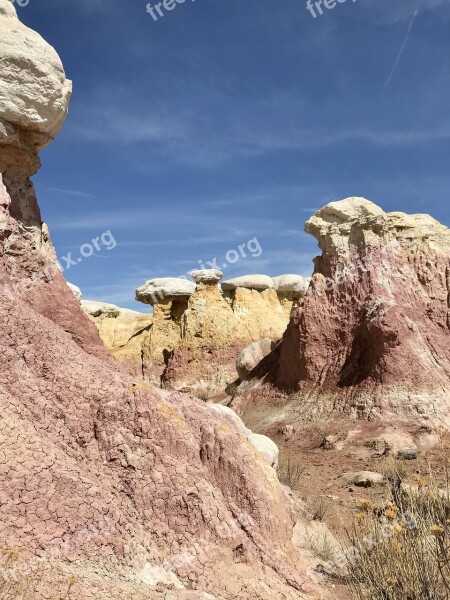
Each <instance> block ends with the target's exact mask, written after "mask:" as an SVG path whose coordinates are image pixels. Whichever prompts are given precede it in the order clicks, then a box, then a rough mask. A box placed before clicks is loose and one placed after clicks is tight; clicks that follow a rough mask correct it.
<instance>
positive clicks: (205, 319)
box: [136, 269, 309, 397]
mask: <svg viewBox="0 0 450 600" xmlns="http://www.w3.org/2000/svg"><path fill="white" fill-rule="evenodd" d="M191 277H192V279H194V281H195V282H196V284H193V283H192V282H189V281H185V280H182V279H175V280H173V279H170V280H167V279H165V280H151V281H150V282H147V283H146V284H144V285H143V286H142V287H141V288H139V289H138V290H137V293H136V298H137V299H138V300H140V301H142V302H146V303H151V304H152V305H153V307H154V313H153V326H152V329H151V332H150V335H149V336H148V337H147V338H146V339H145V340H144V345H143V359H144V364H143V372H144V375H145V377H146V378H147V379H148V380H150V381H153V382H154V383H159V382H160V381H161V382H162V384H163V386H164V387H166V388H169V389H176V390H182V391H193V392H194V393H197V394H198V395H200V396H202V397H203V396H205V397H211V396H214V395H215V394H218V393H220V392H223V391H224V390H225V388H226V386H227V385H228V384H230V383H232V382H233V381H235V380H236V370H235V369H236V359H237V357H238V356H239V354H240V352H241V351H242V350H243V348H245V347H246V346H247V345H248V344H249V343H251V342H258V341H260V340H262V339H264V338H269V339H270V340H273V341H278V340H279V339H280V338H281V336H282V335H283V332H284V331H285V329H286V326H287V323H288V321H289V316H290V313H291V310H292V308H293V307H294V306H296V305H297V303H298V301H299V299H300V298H301V297H302V296H303V295H304V293H305V290H306V289H307V286H308V284H309V280H307V279H305V278H303V277H300V276H288V277H290V280H289V281H285V285H284V288H283V289H282V290H281V289H280V290H279V291H277V290H276V289H275V282H274V281H273V280H272V279H271V278H270V277H267V276H265V275H248V276H245V277H238V278H236V279H234V280H230V281H228V282H223V283H222V286H221V287H218V285H217V284H218V282H219V281H220V279H221V277H222V273H221V272H220V271H217V270H215V269H212V270H203V271H193V272H192V273H191ZM161 282H164V287H163V286H162V283H161ZM276 283H278V278H277V280H276ZM189 286H191V287H189ZM189 292H190V294H189Z"/></svg>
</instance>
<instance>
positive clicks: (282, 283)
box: [272, 275, 311, 296]
mask: <svg viewBox="0 0 450 600" xmlns="http://www.w3.org/2000/svg"><path fill="white" fill-rule="evenodd" d="M272 281H273V289H274V290H275V291H277V292H283V293H295V294H298V295H299V296H301V295H304V294H306V292H307V291H308V288H309V284H310V283H311V278H310V277H302V276H301V275H280V276H279V277H273V278H272Z"/></svg>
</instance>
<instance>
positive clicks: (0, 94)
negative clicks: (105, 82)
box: [0, 0, 72, 145]
mask: <svg viewBox="0 0 450 600" xmlns="http://www.w3.org/2000/svg"><path fill="white" fill-rule="evenodd" d="M0 72H1V77H0V118H2V119H4V120H5V121H8V122H9V123H11V124H13V125H15V126H16V127H18V128H21V129H24V130H26V131H29V132H34V133H41V134H46V135H47V136H49V138H50V139H48V140H47V142H48V141H50V140H51V139H52V138H54V137H55V135H56V134H57V133H58V131H59V130H60V129H61V127H62V124H63V123H64V120H65V118H66V115H67V110H68V104H69V99H70V96H71V93H72V82H71V81H69V80H67V79H66V76H65V73H64V68H63V65H62V63H61V60H60V58H59V56H58V54H57V52H56V50H54V48H52V46H50V44H48V43H47V42H46V41H45V40H44V39H43V38H42V37H41V36H40V35H39V34H38V33H36V32H35V31H33V30H32V29H29V28H28V27H26V26H25V25H23V24H22V23H21V22H20V21H19V19H18V18H17V13H16V10H15V8H14V6H13V4H12V3H11V1H10V0H0ZM44 137H45V136H44ZM43 139H44V138H43ZM43 145H45V142H43Z"/></svg>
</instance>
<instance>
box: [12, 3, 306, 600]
mask: <svg viewBox="0 0 450 600" xmlns="http://www.w3.org/2000/svg"><path fill="white" fill-rule="evenodd" d="M11 32H13V33H14V35H13V36H12V35H11ZM4 39H7V40H13V41H14V40H15V43H13V42H11V43H9V45H8V51H7V52H5V51H4V48H3V46H1V45H0V61H1V67H2V74H3V72H4V69H6V71H5V72H8V73H14V77H15V79H14V81H16V82H17V85H18V86H21V87H20V92H19V90H17V92H16V93H17V96H18V100H19V96H20V101H21V102H23V106H22V107H21V109H20V110H19V112H18V114H19V118H16V116H15V115H16V113H15V112H14V110H11V111H8V110H5V108H4V107H5V105H6V104H7V101H8V98H9V99H11V98H12V100H11V101H14V93H15V91H14V86H13V87H12V88H11V87H10V86H2V87H0V96H1V98H0V118H2V119H3V121H2V129H1V136H2V137H1V139H0V174H1V178H0V179H1V181H0V408H1V411H0V446H1V450H2V452H1V459H0V546H1V548H2V551H1V553H0V562H1V563H2V564H1V566H2V568H3V569H4V570H3V572H2V585H7V586H8V587H7V588H3V592H4V590H5V589H7V593H10V594H11V597H13V596H14V594H15V590H16V591H17V589H19V588H20V587H21V586H23V585H25V584H26V588H27V589H28V591H29V592H30V593H31V594H32V597H33V600H40V599H44V598H49V597H51V596H57V597H64V596H67V595H69V594H70V596H74V597H75V596H76V597H77V598H80V600H81V599H83V600H84V599H91V598H95V599H96V600H97V599H104V600H110V599H116V598H117V600H119V599H120V600H123V599H125V598H133V599H134V600H136V599H137V600H140V599H143V600H144V599H150V598H151V599H156V598H161V599H164V600H168V599H169V598H186V599H187V600H188V599H190V600H196V599H198V600H200V599H204V600H207V599H209V600H212V599H214V598H215V597H217V598H225V599H230V600H231V599H234V598H242V599H247V598H248V599H249V600H250V599H252V600H253V599H255V598H257V599H258V598H259V599H269V598H279V599H280V600H281V599H282V598H283V599H285V598H306V597H311V598H312V597H315V596H317V590H312V589H310V590H309V591H310V592H311V596H309V595H308V594H307V591H306V588H307V585H305V580H306V575H305V568H304V565H303V563H302V561H301V559H300V557H299V556H298V555H297V553H296V551H295V549H294V547H293V545H292V544H291V536H292V521H291V514H290V509H289V503H288V501H287V498H286V495H285V492H284V491H283V489H282V488H281V487H280V485H279V483H278V480H277V477H276V473H275V471H274V470H273V469H272V468H271V467H269V466H267V464H266V463H265V462H264V460H263V459H262V458H261V457H260V455H259V454H258V453H257V452H256V450H255V448H254V447H253V446H252V445H251V444H250V443H249V442H248V440H246V439H245V437H243V436H242V434H241V433H240V432H239V430H238V429H237V428H236V427H235V426H233V424H231V423H227V422H226V421H225V420H224V419H223V418H222V417H221V416H220V415H219V414H218V413H217V412H215V411H213V410H212V409H211V408H208V407H207V406H205V405H204V404H203V403H201V402H196V401H194V400H192V399H191V398H189V397H186V396H183V395H182V394H177V393H170V394H169V393H167V392H162V391H156V390H155V389H154V388H152V387H151V386H150V385H148V384H139V385H137V384H136V383H135V380H133V378H132V377H130V376H127V375H124V374H123V373H121V372H120V371H119V370H118V369H117V366H116V365H115V363H114V362H113V360H112V359H111V358H110V357H109V355H108V354H107V353H106V351H105V350H104V348H103V345H102V343H101V341H100V338H99V336H98V333H97V330H96V328H95V326H94V325H93V323H91V322H90V321H89V319H88V318H87V317H86V315H85V314H84V313H83V312H82V310H81V307H80V304H79V301H78V300H77V299H76V298H75V296H74V295H73V293H72V292H71V290H70V289H69V287H68V286H67V285H66V283H65V281H64V279H63V277H62V276H61V274H60V273H59V271H58V270H57V268H56V262H55V254H54V250H53V247H52V244H51V241H50V238H49V235H48V231H47V227H46V226H45V225H44V224H43V223H42V222H41V218H40V214H39V208H38V205H37V202H36V197H35V194H34V190H33V186H32V184H31V182H30V180H29V176H30V175H32V174H33V173H34V172H35V170H36V168H37V166H38V158H37V154H36V153H37V150H38V149H39V147H41V142H40V141H36V139H38V140H39V139H41V138H40V136H41V135H44V137H45V138H46V140H47V141H48V139H49V138H48V136H50V137H52V136H53V135H54V134H55V124H56V123H58V124H59V125H60V124H61V120H62V119H61V115H64V114H65V111H66V109H67V100H68V98H67V87H68V85H69V84H68V82H66V80H65V78H64V77H61V73H63V70H62V65H60V62H58V61H59V59H58V61H56V59H55V54H56V53H55V52H54V50H53V49H52V48H50V47H49V46H48V45H47V44H46V43H45V42H44V41H43V40H42V38H40V37H39V36H37V34H33V32H30V30H28V29H26V28H25V27H23V26H22V25H20V23H19V21H18V19H17V16H16V13H15V10H14V8H13V6H12V4H11V3H10V2H9V1H8V0H0V44H1V41H3V40H4ZM30 40H31V41H33V40H38V41H36V44H38V43H39V44H40V48H39V56H40V60H41V62H42V61H43V63H44V64H43V65H40V63H39V62H38V61H36V62H35V61H34V59H33V56H34V55H33V52H31V48H33V46H32V44H31V41H30ZM33 43H34V42H33ZM28 51H30V52H31V54H30V55H27V52H28ZM47 59H48V61H49V62H48V63H46V60H47ZM55 61H56V63H55ZM54 64H56V67H55V69H56V72H57V74H58V76H56V74H55V73H54V74H55V77H54V78H52V72H53V71H54V70H55V69H53V66H52V65H54ZM17 65H20V68H19V69H18V70H17V69H16V67H17ZM44 67H46V68H47V67H48V69H49V72H48V73H47V72H46V71H45V68H44ZM50 67H51V68H50ZM49 78H50V79H51V82H52V87H51V90H50V91H49V90H48V85H49V81H50V79H49ZM27 90H33V93H32V94H31V93H30V94H28V95H27ZM58 90H59V91H58ZM50 92H51V94H53V95H51V94H50ZM5 94H7V97H6V96H5ZM39 94H40V96H39ZM52 98H53V100H52V102H51V103H50V102H49V100H51V99H52ZM5 103H6V104H5ZM42 106H45V107H49V106H50V107H53V108H51V111H50V114H49V115H47V116H46V117H45V118H44V116H45V115H43V116H42V119H39V118H38V116H39V114H40V110H41V107H42ZM61 111H62V112H61ZM27 114H30V115H33V118H29V119H28V118H25V117H24V118H23V119H22V118H21V117H20V115H27ZM52 114H53V116H54V117H55V118H54V120H53V119H52ZM9 118H10V119H11V121H8V120H7V119H9ZM36 119H37V121H36ZM56 129H57V127H56ZM5 132H6V133H5ZM35 136H37V138H36V137H35ZM3 549H6V551H7V557H6V559H5V555H4V552H3ZM10 551H11V552H10ZM39 557H40V558H41V560H38V558H39ZM50 559H52V560H51V562H50ZM5 560H7V568H6V569H5ZM2 561H3V562H2ZM11 561H12V562H11ZM16 567H18V568H16ZM5 581H6V584H5Z"/></svg>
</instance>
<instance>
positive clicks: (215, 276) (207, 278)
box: [189, 269, 223, 283]
mask: <svg viewBox="0 0 450 600" xmlns="http://www.w3.org/2000/svg"><path fill="white" fill-rule="evenodd" d="M189 277H191V279H193V280H194V281H195V283H218V282H219V281H220V280H221V279H222V277H223V273H222V271H219V269H199V270H197V271H191V272H190V273H189Z"/></svg>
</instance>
